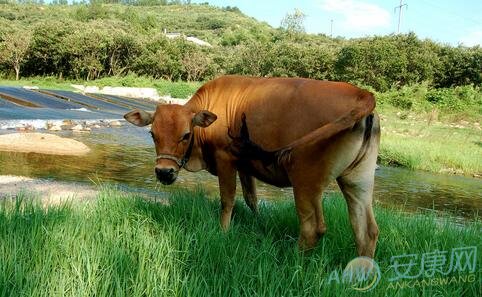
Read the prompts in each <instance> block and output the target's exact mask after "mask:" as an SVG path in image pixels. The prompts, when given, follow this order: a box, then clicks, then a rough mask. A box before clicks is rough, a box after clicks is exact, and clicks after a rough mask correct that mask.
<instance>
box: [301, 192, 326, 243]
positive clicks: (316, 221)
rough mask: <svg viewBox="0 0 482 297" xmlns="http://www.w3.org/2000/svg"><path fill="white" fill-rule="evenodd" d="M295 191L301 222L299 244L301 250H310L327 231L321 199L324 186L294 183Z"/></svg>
mask: <svg viewBox="0 0 482 297" xmlns="http://www.w3.org/2000/svg"><path fill="white" fill-rule="evenodd" d="M293 193H294V195H295V204H296V212H297V214H298V219H299V222H300V238H299V240H298V245H299V247H300V249H301V250H309V249H312V248H314V247H315V246H316V244H317V243H318V241H319V239H320V238H321V236H322V235H323V234H324V233H325V232H326V225H325V220H324V216H323V208H322V204H321V199H320V198H321V193H322V187H321V186H318V185H316V184H309V183H303V184H297V185H293Z"/></svg>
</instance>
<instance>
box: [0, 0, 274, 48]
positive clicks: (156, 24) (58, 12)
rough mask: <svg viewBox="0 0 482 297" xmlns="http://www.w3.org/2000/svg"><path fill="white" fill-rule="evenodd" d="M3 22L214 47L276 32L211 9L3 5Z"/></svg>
mask: <svg viewBox="0 0 482 297" xmlns="http://www.w3.org/2000/svg"><path fill="white" fill-rule="evenodd" d="M0 7H1V9H0V22H2V23H4V24H6V23H8V22H11V21H14V22H19V23H21V24H23V25H27V26H33V27H35V26H38V25H39V24H42V23H45V22H51V21H53V20H55V21H58V22H62V23H64V22H68V23H69V25H71V26H74V27H77V26H86V25H88V24H92V23H96V22H99V21H101V22H102V23H103V24H105V25H106V26H107V27H108V26H112V27H118V28H122V29H124V30H129V31H134V32H136V33H137V34H141V35H155V34H158V33H160V32H163V31H164V29H166V30H167V31H168V32H179V33H182V34H185V35H192V36H196V37H198V38H201V39H204V40H206V41H208V42H209V43H211V44H213V45H226V44H230V38H231V37H233V36H240V35H246V36H248V35H249V36H250V38H260V39H268V38H271V36H272V35H273V34H274V32H275V30H274V29H273V28H271V27H270V26H269V25H268V24H266V23H263V22H259V21H257V20H255V19H254V18H251V17H248V16H246V15H244V14H243V13H241V12H240V11H239V10H238V9H236V8H229V7H228V8H218V7H214V6H209V5H198V4H190V5H158V6H133V5H119V4H102V5H100V4H99V5H13V4H3V5H1V4H0Z"/></svg>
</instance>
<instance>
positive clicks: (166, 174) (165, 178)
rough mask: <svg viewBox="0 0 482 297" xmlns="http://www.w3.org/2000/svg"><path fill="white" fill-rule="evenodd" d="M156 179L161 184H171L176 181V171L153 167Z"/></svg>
mask: <svg viewBox="0 0 482 297" xmlns="http://www.w3.org/2000/svg"><path fill="white" fill-rule="evenodd" d="M154 171H155V172H156V176H157V179H158V180H159V181H160V182H162V183H163V184H172V183H173V182H174V181H175V180H176V170H175V169H174V168H159V167H155V169H154Z"/></svg>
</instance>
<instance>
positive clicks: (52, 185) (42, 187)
mask: <svg viewBox="0 0 482 297" xmlns="http://www.w3.org/2000/svg"><path fill="white" fill-rule="evenodd" d="M97 195H98V189H96V188H95V187H93V186H89V185H86V184H81V183H74V182H62V181H55V180H48V179H38V178H30V177H26V176H14V175H0V200H1V199H11V198H20V197H35V198H37V199H39V200H40V201H41V202H42V204H43V205H50V204H59V203H62V202H66V201H74V200H75V201H78V200H85V199H93V198H95V197H97Z"/></svg>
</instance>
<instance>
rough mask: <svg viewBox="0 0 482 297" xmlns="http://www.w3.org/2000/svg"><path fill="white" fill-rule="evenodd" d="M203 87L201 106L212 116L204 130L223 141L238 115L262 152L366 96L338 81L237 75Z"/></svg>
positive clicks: (328, 119)
mask: <svg viewBox="0 0 482 297" xmlns="http://www.w3.org/2000/svg"><path fill="white" fill-rule="evenodd" d="M203 88H205V89H204V90H202V89H203ZM203 88H201V90H200V91H201V92H202V93H204V96H203V97H204V98H203V100H207V102H206V103H205V104H206V106H205V108H206V109H208V110H210V111H212V112H214V113H215V114H217V115H218V121H217V122H216V123H215V124H214V125H212V127H210V130H211V133H212V134H213V136H214V137H216V138H218V139H222V138H226V136H227V135H226V134H227V128H231V130H232V131H233V132H234V133H237V131H239V128H240V124H241V115H242V114H243V113H244V114H246V119H247V126H248V127H249V133H250V137H251V139H252V141H253V142H255V143H258V144H259V145H260V146H262V147H263V148H265V149H266V150H274V149H277V148H280V147H283V146H285V145H287V144H289V143H291V142H293V141H295V140H297V139H299V138H300V137H302V136H304V135H306V134H308V133H309V132H311V131H313V130H315V129H317V128H319V127H321V126H323V125H324V124H326V123H328V122H332V121H334V120H336V119H338V118H340V117H341V116H342V115H344V114H346V113H347V112H349V111H350V109H351V108H352V106H353V104H354V103H355V102H356V100H357V98H358V97H360V96H363V95H366V93H368V92H366V91H364V90H362V89H359V88H357V87H355V86H353V85H350V84H347V83H342V82H329V81H317V80H311V79H302V78H254V77H242V76H224V77H221V78H218V79H216V80H214V81H211V82H209V83H208V84H206V85H205V86H203Z"/></svg>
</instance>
